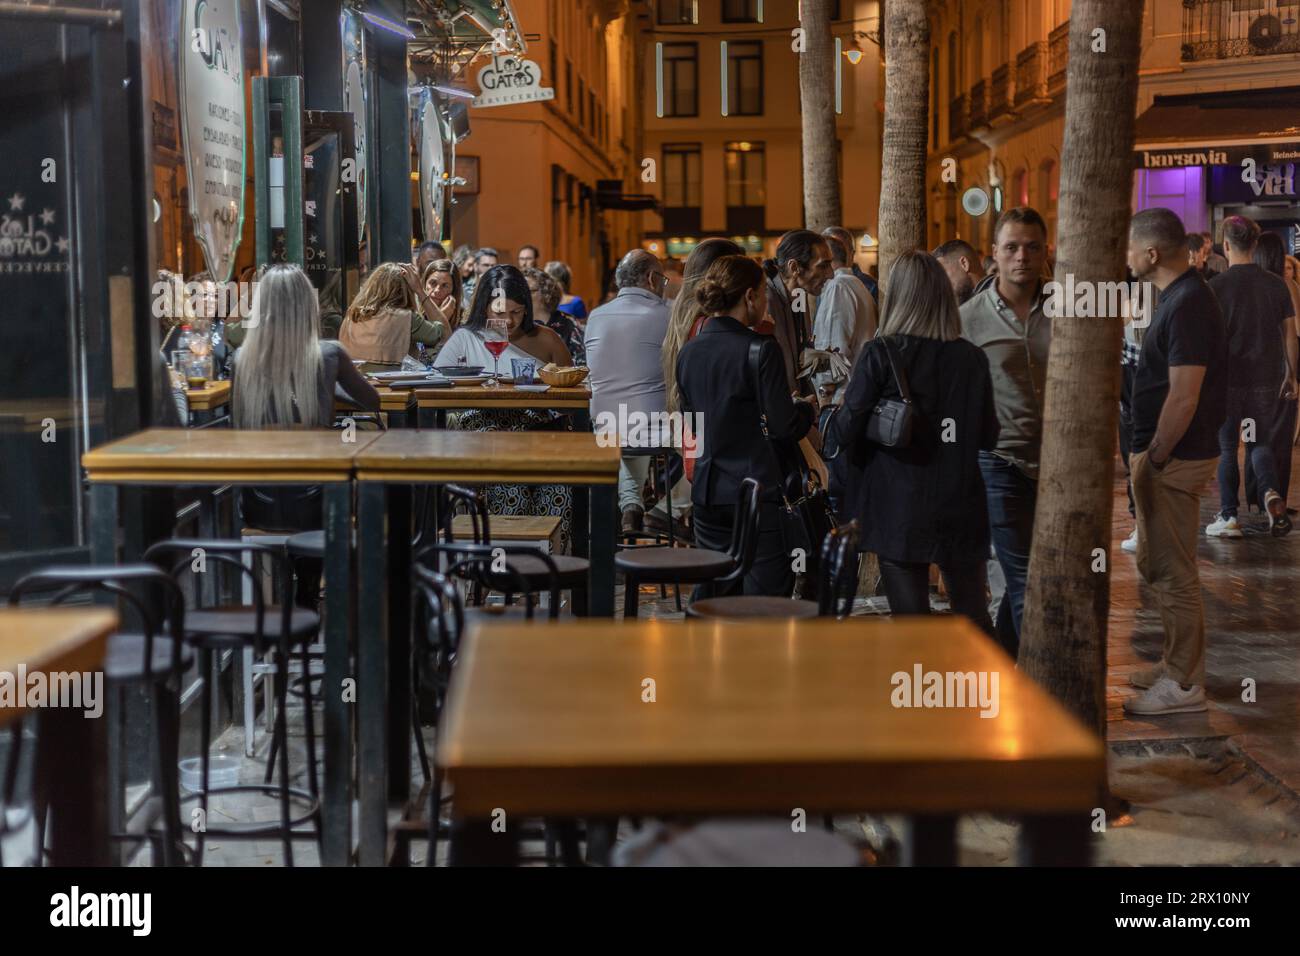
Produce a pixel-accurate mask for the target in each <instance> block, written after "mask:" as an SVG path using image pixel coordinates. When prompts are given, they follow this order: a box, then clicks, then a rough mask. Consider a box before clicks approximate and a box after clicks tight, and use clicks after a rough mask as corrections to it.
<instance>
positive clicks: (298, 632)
mask: <svg viewBox="0 0 1300 956" xmlns="http://www.w3.org/2000/svg"><path fill="white" fill-rule="evenodd" d="M200 553H201V554H202V558H203V561H204V562H205V566H206V564H212V565H214V567H215V569H217V570H219V569H220V568H222V567H227V568H231V569H232V570H233V571H234V572H235V573H236V574H237V575H239V576H241V577H248V578H251V581H252V588H251V591H252V595H253V604H252V605H251V606H248V605H235V606H215V607H206V606H200V607H198V608H196V609H195V610H193V611H191V612H190V613H189V615H188V617H187V619H186V622H185V640H186V641H187V642H188V643H190V644H191V645H193V646H194V647H195V648H196V649H197V650H198V653H199V665H200V668H201V671H202V674H203V700H202V714H201V718H200V734H199V738H200V739H199V745H200V748H201V750H200V755H199V756H200V762H201V767H202V781H201V784H200V788H201V789H200V790H199V793H198V799H199V802H200V806H201V807H202V808H203V815H204V819H205V822H206V820H207V819H208V800H209V798H210V797H211V796H212V795H214V794H222V793H263V794H273V795H275V796H277V797H278V798H279V803H280V820H279V821H278V822H270V823H265V824H258V823H250V824H246V825H241V826H239V827H238V828H235V827H227V828H222V829H215V828H213V827H211V826H205V828H204V829H203V830H201V831H200V832H199V833H198V834H197V845H196V851H195V859H196V862H197V863H199V864H201V863H202V861H203V846H204V842H205V840H206V838H207V837H208V836H219V837H222V838H224V839H228V840H251V839H260V838H262V837H266V836H278V837H279V839H280V841H281V843H282V844H283V846H284V859H285V865H287V866H292V865H293V841H294V839H303V838H308V837H311V836H313V835H312V834H309V833H304V832H302V831H300V830H298V829H297V828H298V827H300V826H302V825H303V824H305V823H308V822H310V823H312V824H313V825H314V827H315V834H314V839H315V840H316V841H317V843H318V845H319V843H320V840H321V836H322V831H321V825H320V802H319V785H318V782H317V770H316V734H315V726H314V720H313V716H312V698H311V682H310V681H305V682H304V685H303V686H304V695H303V696H304V698H305V699H304V707H303V715H304V718H303V719H304V722H305V724H306V732H307V781H308V790H307V791H303V790H301V789H299V788H295V787H291V786H290V785H289V782H290V779H289V748H288V718H287V708H286V704H287V698H288V684H289V661H290V659H291V658H292V656H293V654H294V652H295V650H299V651H300V650H301V649H302V648H303V647H305V646H306V645H308V644H310V643H311V642H312V640H313V639H314V638H315V636H316V634H317V633H318V631H319V630H320V617H319V615H317V614H316V612H315V611H312V610H309V609H307V608H300V607H295V606H294V604H293V600H292V591H291V588H292V578H293V576H292V574H291V572H290V569H289V567H288V560H287V556H286V555H285V552H284V551H283V550H281V549H279V548H274V547H272V546H270V545H265V544H260V543H258V542H255V541H221V540H205V539H202V538H174V539H170V540H167V541H160V542H158V543H157V544H154V545H152V546H151V547H150V548H149V549H148V550H147V551H146V552H145V558H146V560H150V561H155V562H158V563H160V564H163V565H164V566H170V567H171V569H172V575H173V576H179V575H181V574H183V573H184V572H185V571H186V569H188V568H190V567H191V565H192V562H194V561H195V560H197V555H198V554H200ZM245 554H247V555H249V556H250V557H251V564H252V567H250V566H249V565H248V564H245V563H244V560H243V556H244V555H245ZM177 555H179V556H180V560H179V561H175V563H172V561H173V560H174V558H175V557H176V556H177ZM259 557H261V558H263V559H264V560H265V561H266V562H267V563H269V564H270V565H271V566H272V567H273V568H275V569H277V570H278V572H279V576H280V581H281V582H282V587H281V597H280V604H278V605H271V606H269V607H268V606H267V605H266V604H265V602H264V600H263V598H262V588H261V581H260V580H259V575H258V570H259V567H258V558H259ZM268 620H269V621H278V624H279V626H278V628H276V629H275V630H273V631H271V632H270V636H271V637H272V638H273V642H269V641H268V629H267V623H268ZM248 646H251V647H252V648H253V652H254V654H255V655H256V656H258V657H263V656H265V654H266V652H267V650H269V649H271V648H272V647H273V648H274V649H275V651H276V655H275V671H274V673H273V675H272V688H273V697H274V700H275V707H276V714H275V724H274V729H273V731H272V740H271V752H270V754H269V755H268V763H269V762H270V760H271V759H273V757H274V756H275V755H276V754H278V755H279V762H280V766H279V774H280V782H279V783H278V784H271V783H269V782H263V783H260V784H255V783H254V784H238V785H235V786H230V787H220V788H216V789H213V788H212V786H211V783H210V763H211V753H210V750H211V744H212V709H211V701H212V663H213V656H214V655H215V654H217V653H219V652H221V651H225V650H242V649H243V648H244V647H248ZM268 769H269V768H268ZM293 800H296V801H299V802H300V803H302V804H303V805H305V806H306V808H307V809H306V810H305V811H304V812H303V813H302V815H300V816H298V817H294V816H293V814H292V813H291V812H290V802H291V801H293Z"/></svg>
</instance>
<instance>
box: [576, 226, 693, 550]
mask: <svg viewBox="0 0 1300 956" xmlns="http://www.w3.org/2000/svg"><path fill="white" fill-rule="evenodd" d="M614 281H615V283H616V284H617V286H618V295H617V296H616V297H615V298H614V300H613V301H612V302H607V303H606V304H605V305H602V306H598V307H597V308H596V309H595V310H594V311H593V312H592V313H591V316H590V317H589V318H588V319H587V334H586V339H585V341H586V346H587V366H588V367H589V368H590V369H591V376H590V382H591V420H592V424H593V426H594V428H595V430H596V432H597V434H601V433H602V432H605V433H609V432H610V431H611V428H612V430H613V431H614V432H616V431H617V428H618V423H620V422H628V421H630V422H642V423H644V427H643V428H641V429H639V430H638V434H636V435H631V436H628V435H617V434H614V435H612V436H611V437H616V438H617V439H618V440H619V441H620V443H621V444H623V446H624V448H625V453H624V455H623V458H622V460H621V461H620V462H619V466H618V508H619V512H620V514H621V516H622V530H623V532H624V533H633V532H637V531H641V530H642V529H643V528H648V529H649V530H651V531H660V532H666V531H667V530H668V520H669V519H668V515H667V514H666V513H665V512H664V509H663V508H659V510H658V511H655V510H654V509H653V508H652V509H651V510H650V511H649V512H648V513H647V511H646V508H645V502H644V500H643V499H642V494H641V489H642V488H643V487H644V485H645V483H646V478H647V476H648V475H649V473H650V458H649V456H648V455H646V454H644V453H642V454H637V453H636V452H635V448H636V447H637V446H638V445H639V446H640V447H642V448H666V447H669V446H671V445H672V444H673V443H674V440H675V439H676V437H677V436H674V435H671V434H659V433H658V432H657V431H654V430H653V429H652V428H651V427H650V426H651V424H652V423H653V422H656V421H664V420H666V416H665V412H666V411H667V399H666V397H665V394H664V373H663V364H662V358H663V346H664V337H665V336H666V335H667V334H668V316H669V312H668V304H667V303H666V302H664V298H663V291H664V286H665V285H666V284H667V276H666V275H665V274H664V271H663V266H662V265H661V263H660V262H659V259H658V258H657V257H656V256H654V255H653V254H652V253H649V252H646V251H645V250H644V249H633V250H632V251H631V252H629V253H628V254H627V255H625V256H624V257H623V258H622V260H621V261H620V262H619V264H618V268H617V269H616V270H615V272H614ZM611 423H613V424H612V426H611ZM627 449H632V450H633V451H632V453H630V454H629V453H628V452H627ZM675 490H677V489H675ZM687 494H688V489H687V488H685V487H682V488H680V490H678V494H677V495H676V496H675V499H674V501H675V505H676V507H677V508H678V509H679V514H680V513H681V510H680V509H684V508H685V507H686V506H688V505H689V503H690V502H689V499H688V498H687V497H686V496H687ZM657 504H658V503H656V505H657ZM673 530H674V532H675V534H677V535H680V536H681V537H683V538H688V537H689V534H687V532H686V528H685V526H680V527H675V528H674V529H673Z"/></svg>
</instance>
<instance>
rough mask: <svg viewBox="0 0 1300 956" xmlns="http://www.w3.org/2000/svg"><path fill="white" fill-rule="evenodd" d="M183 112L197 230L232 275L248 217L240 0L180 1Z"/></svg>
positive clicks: (217, 272) (218, 266)
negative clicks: (246, 209)
mask: <svg viewBox="0 0 1300 956" xmlns="http://www.w3.org/2000/svg"><path fill="white" fill-rule="evenodd" d="M181 11H182V12H181V36H180V46H179V49H180V70H179V75H180V116H181V137H182V143H183V146H184V150H185V176H186V181H187V182H188V183H189V196H190V217H191V218H192V219H193V221H194V236H195V238H196V239H197V240H198V244H199V248H200V249H202V250H203V258H204V261H205V262H206V263H207V266H208V272H210V273H211V274H212V277H213V279H215V280H216V281H218V282H225V281H227V280H229V279H230V274H231V272H232V270H233V269H234V266H235V251H236V250H237V249H238V248H239V239H240V232H241V231H242V229H243V222H244V181H245V162H246V159H245V151H244V62H243V34H242V31H241V29H240V22H239V0H203V2H201V3H183V4H181Z"/></svg>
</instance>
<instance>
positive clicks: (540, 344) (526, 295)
mask: <svg viewBox="0 0 1300 956" xmlns="http://www.w3.org/2000/svg"><path fill="white" fill-rule="evenodd" d="M489 320H492V321H495V322H497V323H500V324H502V325H504V326H505V328H506V331H507V337H508V344H507V345H506V348H505V351H503V352H502V353H501V356H500V360H499V362H500V368H501V373H502V375H503V377H507V378H508V377H509V376H510V368H511V366H510V361H511V359H526V360H531V361H533V362H535V363H536V366H537V368H541V367H542V366H543V365H545V364H546V363H547V362H554V363H555V364H556V365H569V364H570V362H571V359H570V357H569V350H568V349H566V348H565V347H564V343H563V342H562V341H561V340H560V337H559V336H558V335H556V334H555V333H554V332H553V331H551V330H550V329H549V328H547V327H546V326H544V325H542V324H540V323H538V322H536V321H534V317H533V296H532V293H531V292H530V291H529V289H528V283H527V282H526V281H525V280H524V277H523V274H522V273H521V272H520V271H519V270H518V269H516V268H515V267H514V266H510V265H498V266H493V267H492V268H491V269H489V270H488V271H487V272H485V273H483V275H482V276H481V277H480V278H479V280H478V282H477V284H476V285H475V287H474V298H473V299H472V300H471V302H470V307H469V315H468V316H467V317H466V318H465V320H464V322H463V323H462V324H461V326H460V328H458V329H457V330H456V331H455V332H454V333H452V336H451V338H449V339H448V340H447V343H446V344H445V345H444V346H443V347H442V351H441V352H439V353H438V364H439V365H440V366H448V365H478V366H482V367H483V368H486V369H489V370H490V369H492V368H493V367H494V365H493V360H492V353H491V352H489V351H488V348H487V345H486V340H487V337H486V330H487V328H488V322H489ZM447 424H448V427H450V428H458V429H460V430H462V431H511V432H518V431H562V430H567V429H568V419H567V418H566V417H563V416H561V415H558V414H556V413H555V412H548V411H543V410H538V409H532V408H502V409H482V408H474V409H470V410H469V411H466V412H462V413H460V414H457V415H449V416H448V417H447ZM483 490H484V494H485V497H486V499H487V506H488V511H489V512H490V513H492V514H502V515H559V516H561V517H562V518H563V519H564V522H563V526H562V528H561V550H566V549H567V546H568V542H569V539H570V537H571V525H572V522H573V491H572V489H570V488H569V487H567V486H566V485H531V486H526V485H488V486H487V487H485V488H484V489H483Z"/></svg>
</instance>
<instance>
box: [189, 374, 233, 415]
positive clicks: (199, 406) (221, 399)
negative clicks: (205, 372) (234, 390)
mask: <svg viewBox="0 0 1300 956" xmlns="http://www.w3.org/2000/svg"><path fill="white" fill-rule="evenodd" d="M185 401H186V402H187V403H188V404H189V408H190V417H191V418H193V419H194V421H195V422H196V423H197V424H203V423H204V422H207V421H211V420H212V418H213V417H214V413H215V412H216V410H217V409H218V408H222V407H223V406H226V405H229V404H230V380H229V379H226V380H224V381H215V382H208V384H207V385H204V386H203V387H202V388H189V389H186V390H185Z"/></svg>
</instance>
